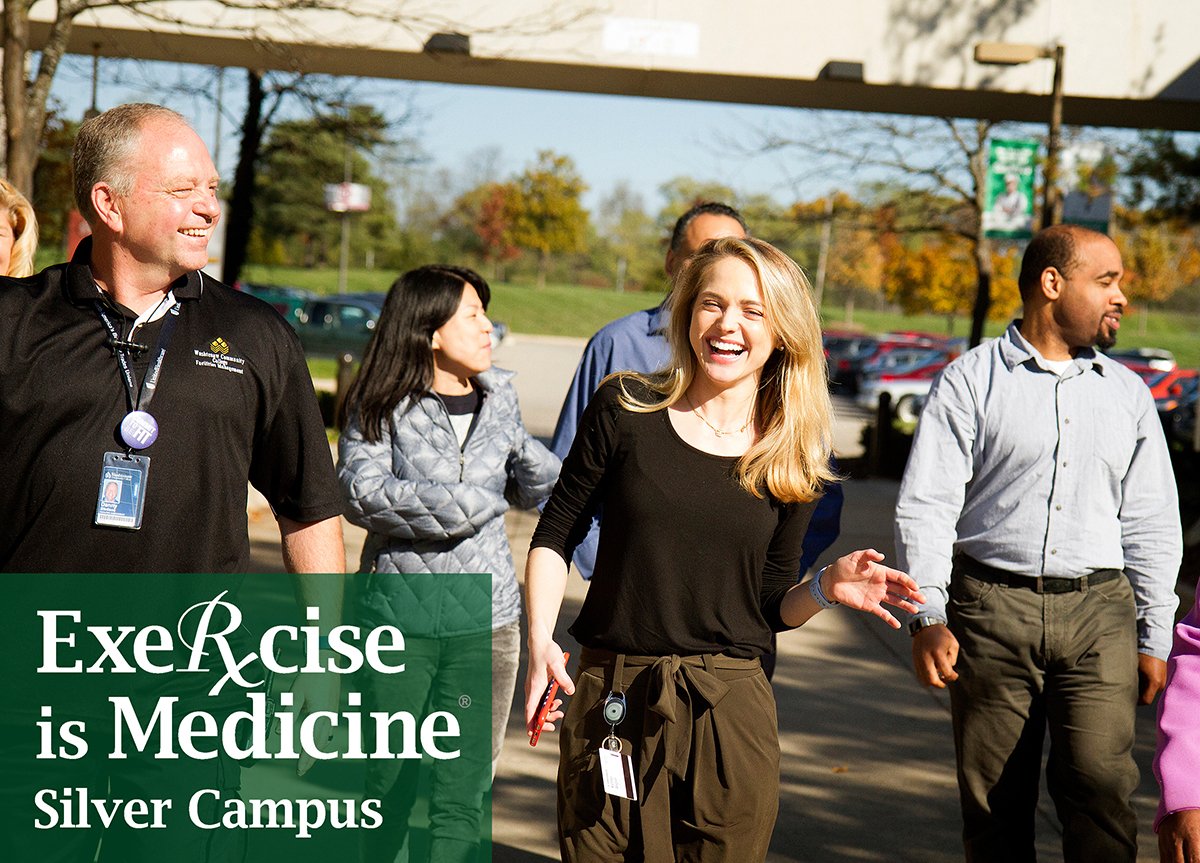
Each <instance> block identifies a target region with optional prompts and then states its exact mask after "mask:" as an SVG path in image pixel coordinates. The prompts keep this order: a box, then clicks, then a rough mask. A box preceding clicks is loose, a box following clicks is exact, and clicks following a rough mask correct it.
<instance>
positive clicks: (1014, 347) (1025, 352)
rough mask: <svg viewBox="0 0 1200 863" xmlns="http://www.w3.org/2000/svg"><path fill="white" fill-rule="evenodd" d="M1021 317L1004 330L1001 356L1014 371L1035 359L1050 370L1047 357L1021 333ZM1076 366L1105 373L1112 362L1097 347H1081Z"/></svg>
mask: <svg viewBox="0 0 1200 863" xmlns="http://www.w3.org/2000/svg"><path fill="white" fill-rule="evenodd" d="M1020 327H1021V319H1020V318H1018V319H1017V320H1015V321H1013V322H1012V323H1011V324H1009V325H1008V329H1007V330H1005V331H1004V335H1003V336H1002V337H1001V341H1000V356H1001V358H1002V359H1003V360H1004V364H1005V365H1006V366H1007V367H1008V370H1009V371H1012V370H1013V369H1014V368H1015V367H1016V366H1018V365H1020V364H1021V363H1024V362H1028V361H1029V360H1033V362H1034V365H1036V366H1037V367H1038V368H1040V369H1043V370H1046V371H1050V368H1049V367H1048V366H1047V365H1046V358H1045V357H1043V356H1042V354H1041V352H1040V351H1038V349H1037V348H1035V347H1034V346H1033V345H1031V344H1030V343H1029V342H1028V341H1026V339H1025V337H1024V336H1023V335H1021V329H1020ZM1074 362H1075V366H1076V368H1078V369H1079V371H1081V372H1083V371H1087V369H1088V368H1093V369H1095V370H1096V371H1097V372H1099V373H1100V374H1105V372H1106V371H1107V370H1108V365H1109V363H1111V362H1112V360H1111V359H1109V358H1108V357H1107V356H1105V355H1104V354H1102V353H1100V352H1099V351H1097V350H1096V349H1095V348H1080V349H1079V353H1077V354H1076V355H1075V360H1074Z"/></svg>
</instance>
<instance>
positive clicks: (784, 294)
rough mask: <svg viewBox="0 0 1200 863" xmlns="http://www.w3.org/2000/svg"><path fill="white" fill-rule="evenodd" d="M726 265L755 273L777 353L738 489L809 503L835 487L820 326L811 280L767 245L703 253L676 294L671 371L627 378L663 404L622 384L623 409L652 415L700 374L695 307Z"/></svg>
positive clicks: (724, 244) (738, 240)
mask: <svg viewBox="0 0 1200 863" xmlns="http://www.w3.org/2000/svg"><path fill="white" fill-rule="evenodd" d="M725 258H737V259H738V260H740V261H742V262H743V263H745V264H746V265H747V266H749V267H750V269H751V270H753V272H754V276H755V279H756V280H757V282H758V287H759V290H760V291H762V296H763V311H764V312H765V316H766V321H767V324H768V326H769V327H770V331H771V334H772V336H773V337H774V338H775V339H776V340H777V341H778V342H779V345H780V347H779V348H777V349H776V350H775V352H774V353H772V354H771V356H770V357H769V358H768V359H767V362H766V364H765V365H764V366H763V368H762V374H761V376H760V378H759V382H758V396H757V401H756V405H755V409H756V411H757V412H758V422H759V428H760V429H761V430H762V431H761V434H760V435H759V438H758V441H757V442H755V443H754V445H753V446H751V447H750V449H749V450H747V451H746V453H745V454H744V455H743V456H742V457H741V458H740V459H739V460H738V464H737V479H738V482H739V484H740V485H741V486H742V487H743V488H745V489H746V490H747V491H748V492H750V493H751V494H753V495H754V496H755V497H762V491H763V489H764V488H765V489H766V490H767V491H769V492H770V493H771V495H773V496H774V497H775V498H776V499H777V500H779V501H782V502H784V503H795V502H799V501H809V500H812V499H813V498H815V497H817V496H818V495H819V494H820V493H821V489H822V487H823V486H824V484H825V483H827V482H832V481H834V480H836V479H837V476H836V475H835V474H834V472H833V470H832V469H831V468H830V466H829V458H830V455H831V454H832V451H833V445H832V442H833V431H832V428H833V426H832V415H833V409H832V406H831V405H830V402H829V384H828V381H827V372H826V367H825V351H824V349H823V348H822V345H821V325H820V323H819V322H818V320H817V311H816V308H815V307H814V306H813V301H812V293H811V288H810V287H809V284H808V279H807V278H805V276H804V273H803V272H802V271H801V270H800V268H799V267H798V266H796V264H795V262H793V261H792V259H791V258H789V257H788V256H787V255H785V254H783V253H782V252H780V251H779V250H778V249H776V248H775V247H774V246H772V245H770V244H769V243H764V242H763V241H762V240H755V239H751V238H743V237H722V238H720V239H717V240H710V241H709V242H707V243H705V244H704V245H703V246H702V247H701V248H700V251H699V252H698V253H697V254H696V255H695V257H693V258H692V260H691V261H690V262H689V263H688V265H687V267H686V268H685V269H684V270H683V271H682V272H681V273H679V275H678V277H677V278H676V280H675V286H674V288H673V290H672V292H671V297H670V300H669V303H670V308H671V320H670V323H669V324H668V327H667V341H668V342H669V344H670V346H671V361H670V364H669V365H668V366H667V368H665V369H664V370H663V371H662V372H660V373H659V374H656V375H653V376H645V375H638V374H629V375H625V376H622V378H624V377H626V376H628V377H633V378H636V379H638V380H640V381H642V382H643V383H644V384H645V385H646V386H647V387H649V388H650V390H651V391H652V392H655V393H657V394H658V395H659V396H662V398H661V399H658V400H655V401H654V402H642V401H640V400H638V399H637V398H635V397H633V396H632V395H631V394H630V393H629V391H628V390H627V389H626V388H625V386H624V380H622V398H621V403H622V405H623V406H624V407H626V408H627V409H628V410H631V411H637V412H639V413H649V412H651V411H657V410H664V409H666V408H667V407H669V406H670V405H673V404H675V402H677V401H679V400H680V399H681V398H683V395H684V393H685V392H686V391H687V389H688V387H689V386H691V384H692V381H693V379H694V378H695V376H696V370H697V361H696V355H695V354H694V353H693V351H692V347H691V343H690V339H689V337H688V335H689V331H690V329H691V322H692V311H693V307H694V306H695V304H696V297H697V296H698V295H699V293H700V291H701V289H702V288H703V287H704V286H705V284H706V283H707V282H708V281H709V278H710V274H711V273H712V270H713V268H714V266H715V265H716V264H717V262H719V261H721V260H723V259H725Z"/></svg>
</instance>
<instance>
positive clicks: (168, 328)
mask: <svg viewBox="0 0 1200 863" xmlns="http://www.w3.org/2000/svg"><path fill="white" fill-rule="evenodd" d="M180 305H181V303H180V301H179V300H176V301H175V305H173V306H171V308H169V309H167V314H166V317H165V319H164V320H163V324H162V329H161V330H159V332H158V343H157V344H156V345H155V346H154V353H152V354H151V355H150V368H149V369H148V370H147V371H146V377H145V379H144V380H143V381H142V389H141V393H140V394H139V393H138V385H137V378H135V377H134V376H133V368H132V366H130V363H129V347H128V345H129V343H128V342H125V341H123V340H122V339H121V336H120V333H118V332H117V327H116V325H115V324H114V323H113V322H112V319H111V318H110V317H109V316H108V312H107V311H105V309H104V306H103V304H102V303H100V302H99V301H96V302H95V306H96V311H97V312H98V313H99V314H100V320H102V321H103V322H104V327H105V329H107V330H108V335H109V337H110V338H111V340H112V346H113V352H114V353H116V355H117V364H118V365H119V366H120V367H121V377H122V378H123V379H124V381H125V392H126V393H127V394H128V396H129V409H130V410H131V411H144V410H146V408H148V407H149V406H150V400H151V399H153V398H154V390H155V388H156V387H157V386H158V375H159V373H160V372H161V371H162V364H163V359H164V358H165V357H166V355H167V345H168V344H170V343H171V336H173V335H174V334H175V325H176V324H177V323H179V308H180Z"/></svg>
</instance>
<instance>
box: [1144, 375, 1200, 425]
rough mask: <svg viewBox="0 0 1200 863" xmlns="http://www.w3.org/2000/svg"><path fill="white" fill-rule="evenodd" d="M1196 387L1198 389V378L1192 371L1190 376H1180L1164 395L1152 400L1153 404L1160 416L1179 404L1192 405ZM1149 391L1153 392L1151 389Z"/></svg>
mask: <svg viewBox="0 0 1200 863" xmlns="http://www.w3.org/2000/svg"><path fill="white" fill-rule="evenodd" d="M1197 389H1200V378H1198V377H1197V376H1196V373H1195V372H1193V373H1192V376H1191V377H1186V378H1182V379H1180V380H1177V381H1176V382H1175V383H1173V384H1172V385H1171V386H1170V388H1169V389H1168V392H1167V394H1166V395H1165V396H1163V397H1162V398H1156V399H1155V400H1154V406H1155V407H1156V408H1158V413H1159V415H1160V416H1161V415H1162V414H1163V413H1165V412H1166V411H1170V410H1174V409H1175V408H1177V407H1179V406H1180V405H1186V404H1192V405H1194V404H1195V403H1196V391H1197ZM1151 393H1152V394H1153V390H1151Z"/></svg>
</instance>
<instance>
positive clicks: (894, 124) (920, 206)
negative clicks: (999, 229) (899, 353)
mask: <svg viewBox="0 0 1200 863" xmlns="http://www.w3.org/2000/svg"><path fill="white" fill-rule="evenodd" d="M993 127H994V124H993V123H992V122H991V121H989V120H976V121H968V120H959V119H954V118H950V117H940V118H933V117H929V118H925V117H889V116H871V117H865V116H854V117H849V116H842V115H838V117H837V119H836V120H833V121H824V120H822V119H821V118H820V117H814V119H813V122H812V123H811V124H809V125H808V126H806V128H805V131H804V134H803V135H794V134H779V133H775V132H771V131H761V130H760V134H759V140H758V143H757V146H756V147H755V148H754V152H756V153H773V152H780V151H785V150H786V151H789V152H794V153H796V154H798V155H800V156H802V157H803V164H804V166H805V168H804V170H803V171H802V172H801V178H803V179H807V180H812V179H815V178H817V177H818V176H819V178H820V179H822V180H826V181H828V180H833V181H835V182H839V181H840V182H843V183H847V184H850V185H854V184H855V183H857V182H860V181H859V179H858V178H860V177H861V175H862V174H863V172H864V171H866V172H870V173H872V174H874V175H876V176H881V175H882V176H889V177H892V178H894V183H893V184H892V187H891V191H892V192H893V194H892V195H891V196H890V200H888V201H885V200H882V199H881V200H880V201H879V203H880V204H884V203H891V204H894V205H895V208H896V211H897V213H898V214H899V215H900V216H902V217H903V218H902V219H900V220H899V221H901V222H902V223H901V224H900V225H899V230H900V231H901V232H902V233H905V234H908V233H912V234H918V235H920V234H929V233H936V234H939V235H941V236H942V237H944V238H945V239H946V241H947V242H949V241H950V240H951V238H958V239H961V240H962V241H963V242H965V244H966V246H967V248H968V249H970V251H971V259H972V261H973V268H974V269H973V272H974V290H973V291H972V290H970V288H967V296H972V295H973V301H972V313H971V317H972V320H971V344H972V345H975V344H978V343H979V342H980V340H981V339H982V336H983V325H984V322H985V320H986V319H987V317H988V315H989V311H990V307H991V304H992V293H993V292H992V280H993V277H994V275H995V274H994V271H993V258H994V255H993V250H992V247H993V243H992V241H991V240H990V239H988V238H987V237H985V236H984V235H983V229H982V213H983V209H984V206H985V204H986V197H987V183H986V175H987V147H988V138H989V136H990V135H991V133H992V132H993Z"/></svg>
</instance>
